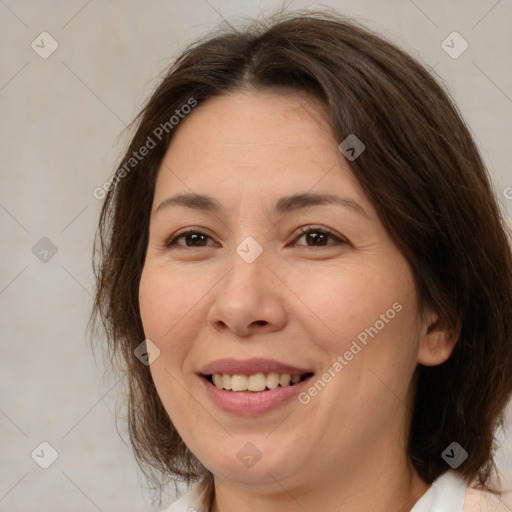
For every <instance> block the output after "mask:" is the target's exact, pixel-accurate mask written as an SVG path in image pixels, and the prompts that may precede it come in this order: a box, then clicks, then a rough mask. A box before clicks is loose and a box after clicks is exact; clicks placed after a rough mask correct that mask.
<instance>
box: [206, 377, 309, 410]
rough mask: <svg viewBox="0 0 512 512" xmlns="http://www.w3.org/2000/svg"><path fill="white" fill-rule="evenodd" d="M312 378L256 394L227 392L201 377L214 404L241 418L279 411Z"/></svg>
mask: <svg viewBox="0 0 512 512" xmlns="http://www.w3.org/2000/svg"><path fill="white" fill-rule="evenodd" d="M311 377H313V376H312V375H310V376H309V377H307V378H306V379H304V380H303V381H301V382H299V383H297V384H294V385H293V386H285V387H281V386H278V387H277V388H274V389H268V390H266V391H260V392H257V393H254V392H250V391H247V392H246V391H226V390H225V389H220V388H218V387H217V386H215V385H214V384H212V383H211V382H210V381H209V380H207V379H206V378H205V377H203V376H199V378H200V380H201V382H202V383H203V386H204V387H205V389H206V392H207V393H208V394H209V395H210V397H211V398H212V400H213V402H214V403H215V404H216V405H217V406H218V407H220V408H221V409H222V410H223V411H226V412H229V413H232V414H237V415H239V416H253V415H257V414H263V413H265V412H268V411H271V410H273V409H277V408H278V407H279V406H281V405H284V404H285V403H287V402H288V401H289V400H290V399H292V398H294V397H296V396H297V395H298V394H299V393H300V392H301V391H302V390H303V388H304V387H305V386H307V384H308V383H309V380H310V379H311Z"/></svg>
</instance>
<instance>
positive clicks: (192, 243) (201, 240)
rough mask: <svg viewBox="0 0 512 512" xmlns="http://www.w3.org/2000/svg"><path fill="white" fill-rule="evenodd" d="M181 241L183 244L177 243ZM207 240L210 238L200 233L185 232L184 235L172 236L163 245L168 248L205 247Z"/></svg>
mask: <svg viewBox="0 0 512 512" xmlns="http://www.w3.org/2000/svg"><path fill="white" fill-rule="evenodd" d="M181 239H183V240H184V241H185V243H178V241H179V240H181ZM208 239H210V237H209V236H208V235H206V234H205V233H202V232H201V231H186V232H185V233H179V234H177V235H173V236H172V237H171V238H170V239H169V240H168V241H167V242H166V244H165V245H166V247H168V248H169V247H171V246H172V245H178V246H181V247H206V246H207V241H208Z"/></svg>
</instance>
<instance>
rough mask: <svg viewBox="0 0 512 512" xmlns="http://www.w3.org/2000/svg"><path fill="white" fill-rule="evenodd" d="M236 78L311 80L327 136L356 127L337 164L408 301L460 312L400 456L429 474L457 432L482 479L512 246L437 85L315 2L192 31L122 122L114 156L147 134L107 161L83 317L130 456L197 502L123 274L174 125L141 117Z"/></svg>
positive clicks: (203, 96)
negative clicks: (108, 374)
mask: <svg viewBox="0 0 512 512" xmlns="http://www.w3.org/2000/svg"><path fill="white" fill-rule="evenodd" d="M244 88H252V89H255V90H258V89H264V90H269V89H271V90H277V91H279V90H286V89H288V90H289V89H292V90H295V91H300V92H303V93H307V94H310V95H314V96H315V97H317V98H320V99H321V100H322V101H323V103H324V104H325V105H326V107H327V110H328V112H329V121H330V126H331V128H332V131H333V133H334V135H335V136H336V137H337V140H339V141H340V142H341V141H343V140H344V139H345V138H346V137H347V136H348V135H349V134H355V135H356V136H357V137H358V138H359V139H360V140H361V141H363V143H364V144H365V146H366V150H365V151H364V153H362V154H361V155H360V156H359V158H357V160H355V161H353V162H349V163H350V166H351V169H352V171H353V172H354V174H355V176H356V177H357V179H358V180H359V182H360V184H361V185H362V187H363V188H364V190H365V192H366V194H367V195H368V197H369V198H370V200H371V202H372V203H373V205H374V207H375V208H376V210H377V213H378V214H379V217H380V219H381V222H382V223H383V225H384V226H385V228H386V230H387V232H388V233H389V236H390V237H391V238H392V240H393V241H394V243H395V244H396V246H397V248H398V249H399V250H400V251H401V252H402V254H403V255H404V256H405V257H406V258H407V260H408V262H409V264H410V266H411V269H412V272H413V275H414V278H415V283H416V288H417V293H418V297H419V302H420V306H421V308H422V310H423V309H424V308H425V307H426V306H429V307H430V308H433V310H434V311H435V312H436V313H437V314H438V315H439V316H440V317H441V318H442V319H443V321H444V322H446V324H447V325H450V326H452V327H453V328H455V326H456V325H457V324H458V323H460V324H461V326H462V327H461V332H460V337H459V339H458V342H457V345H456V347H455V349H454V351H453V353H452V355H451V357H450V358H449V359H448V361H446V362H445V363H443V364H441V365H438V366H433V367H423V366H420V367H419V369H418V381H417V382H418V384H417V393H416V397H415V403H414V407H413V410H412V412H411V415H412V419H411V425H410V436H409V448H408V456H409V459H410V461H411V462H412V464H413V465H414V467H415V469H416V470H417V472H418V473H419V475H420V476H421V478H423V479H424V480H425V481H426V482H427V483H431V482H433V481H434V480H435V479H436V478H437V477H438V476H440V475H441V474H443V473H444V472H445V471H446V470H447V469H449V467H448V465H447V464H446V463H445V461H444V460H443V459H442V457H441V454H442V452H443V451H444V450H445V448H446V447H447V446H448V445H450V444H451V443H452V442H453V441H456V442H457V443H459V444H460V445H461V446H462V447H463V448H464V449H465V450H466V451H467V452H468V454H469V457H468V458H467V460H466V461H465V462H464V463H463V464H462V465H461V466H460V467H458V468H457V469H456V471H457V472H458V473H459V474H461V475H462V476H463V477H464V478H465V479H466V481H467V482H468V483H471V482H473V483H474V482H475V481H476V483H477V484H478V485H480V486H482V487H484V488H488V489H491V486H490V478H491V476H493V472H494V470H495V469H496V466H495V464H494V460H493V452H494V449H495V437H494V434H495V430H496V428H497V427H498V426H500V425H501V424H502V422H503V414H504V409H505V406H506V404H507V401H508V399H509V396H510V394H511V391H512V343H511V331H512V258H511V252H510V245H509V240H508V233H507V228H506V227H505V222H504V221H503V218H502V216H501V213H500V211H499V207H498V205H497V202H496V199H495V197H494V195H493V192H492V188H491V185H490V179H489V176H488V174H487V171H486V169H485V166H484V164H483V162H482V159H481V157H480V155H479V153H478V150H477V148H476V146H475V143H474V142H473V140H472V137H471V135H470V133H469V130H468V128H467V127H466V125H465V124H464V122H463V120H462V119H461V116H460V115H459V113H458V111H457V109H456V107H455V106H454V104H453V102H452V101H451V100H450V98H449V95H448V94H447V93H446V92H445V91H444V90H443V88H442V87H441V86H440V85H439V84H438V82H437V81H436V80H435V79H434V78H433V77H432V76H431V75H430V74H429V72H427V71H426V70H425V68H424V67H423V66H422V65H420V64H419V63H418V62H417V61H416V60H415V59H413V58H411V57H410V56H409V55H408V54H406V53H405V52H404V51H402V50H400V49H398V48H397V47H396V46H395V45H393V44H391V43H389V42H387V41H386V40H385V39H383V38H382V37H380V36H377V35H376V34H374V33H372V32H371V31H369V30H367V29H365V28H364V27H362V26H360V25H359V24H357V23H355V22H353V21H351V20H347V19H345V18H342V17H340V16H336V15H333V14H330V13H329V14H326V13H316V12H314V13H313V12H307V13H303V12H301V13H291V14H288V15H284V16H281V17H280V18H279V19H276V18H273V19H270V20H268V21H267V22H264V23H261V22H259V23H254V24H253V25H251V26H250V27H249V28H246V29H244V30H243V31H237V30H228V31H221V32H218V33H217V34H216V35H215V36H214V37H212V38H210V39H208V40H206V41H202V42H198V43H195V44H194V45H192V46H191V47H189V48H188V49H187V50H186V51H185V52H184V53H183V54H182V55H181V56H180V57H179V58H178V59H177V61H176V62H175V64H174V65H173V66H172V67H171V69H170V70H169V71H168V73H167V74H166V76H165V77H164V78H163V80H162V81H161V83H160V85H159V86H158V88H157V89H156V91H155V92H154V93H153V95H152V96H151V98H150V99H149V101H148V102H147V104H146V106H145V107H144V109H143V110H142V111H141V113H140V114H139V116H138V117H137V119H136V121H135V122H136V126H137V128H136V131H135V134H134V135H133V138H132V139H131V143H130V144H129V147H128V149H127V151H126V154H125V156H124V158H123V160H122V162H123V163H126V162H128V161H129V159H130V158H131V157H133V154H134V152H138V151H139V150H140V148H141V147H143V146H144V145H146V144H147V141H148V140H149V139H148V137H150V138H152V139H154V142H156V145H155V147H153V148H152V149H151V150H150V151H149V152H148V153H147V155H146V156H144V158H141V159H140V161H137V162H136V163H134V162H132V163H133V166H132V168H129V169H128V171H127V168H126V165H125V166H124V169H125V172H124V173H121V171H118V174H117V175H116V176H115V179H114V184H115V186H111V187H110V190H109V191H108V194H107V196H106V199H105V202H104V204H103V209H102V212H101V218H100V224H99V234H98V238H97V241H96V249H98V250H99V259H97V260H96V262H95V264H96V267H95V268H96V273H97V292H96V302H95V309H94V312H93V317H92V318H93V319H95V320H98V319H99V320H101V322H100V325H101V326H102V327H104V328H105V329H106V333H107V337H108V346H109V347H110V350H111V352H110V354H111V356H113V359H115V356H120V360H121V361H123V362H124V369H125V371H126V372H127V376H128V384H129V403H128V405H129V431H130V437H131V441H132V445H133V447H134V450H135V454H136V457H137V460H138V462H139V464H140V465H141V467H142V468H143V469H144V470H145V472H146V474H147V475H148V478H150V479H152V481H154V482H155V483H158V482H159V481H163V480H164V479H165V478H166V477H167V478H179V479H180V478H181V479H184V480H185V481H186V482H187V483H190V482H193V481H197V480H200V481H202V482H203V485H206V486H207V487H208V489H209V491H210V492H209V494H208V499H209V500H210V501H211V498H212V495H213V494H212V493H213V478H212V474H211V473H210V472H209V471H208V470H206V468H204V467H203V466H202V464H201V463H200V462H199V461H198V460H197V459H196V457H195V456H194V455H193V454H192V453H191V452H190V451H189V450H188V448H187V447H186V446H185V444H184V443H183V441H182V439H181V438H180V436H179V434H178V433H177V431H176V429H175V428H174V426H173V424H172V422H171V421H170V419H169V417H168V415H167V413H166V411H165V409H164V407H163V405H162V403H161V401H160V399H159V397H158V395H157V392H156V389H155V386H154V384H153V380H152V378H151V374H150V371H149V367H148V366H145V365H143V364H141V363H140V362H139V361H138V360H137V359H136V358H135V357H134V349H135V347H137V345H139V344H140V343H141V341H142V340H143V339H144V332H143V328H142V323H141V318H140V313H139V304H138V287H139V281H140V276H141V272H142V268H143V265H144V258H145V252H146V245H147V242H148V227H149V220H150V211H151V207H152V201H153V194H154V188H155V179H156V176H157V172H158V169H159V166H160V163H161V162H162V159H163V157H164V154H165V152H166V149H167V147H168V145H169V141H170V140H171V137H172V136H173V133H174V131H176V129H179V126H176V127H174V126H173V127H172V128H171V127H170V125H169V124H168V125H167V128H168V129H167V130H163V131H162V130H160V131H159V132H157V133H158V134H159V135H160V137H156V136H155V129H156V128H157V127H159V126H163V123H166V122H167V123H168V122H169V119H170V118H171V117H172V116H173V115H175V113H176V111H180V112H182V110H180V109H182V107H183V105H186V104H191V101H197V102H198V104H199V105H201V104H202V103H203V102H205V101H207V100H208V99H209V98H213V97H215V96H219V95H222V94H226V93H227V92H229V91H234V90H240V89H244ZM189 115H194V113H193V111H192V112H191V113H190V114H189ZM156 139H159V140H158V141H157V140H156Z"/></svg>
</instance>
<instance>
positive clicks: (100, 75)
mask: <svg viewBox="0 0 512 512" xmlns="http://www.w3.org/2000/svg"><path fill="white" fill-rule="evenodd" d="M306 4H307V2H303V1H300V0H295V1H290V2H288V5H289V6H290V7H291V8H301V7H305V6H306ZM280 5H281V2H277V1H275V2H272V1H263V0H260V1H252V2H251V1H248V0H238V1H237V0H186V1H175V0H167V1H163V0H153V1H148V2H145V3H144V5H143V3H142V2H135V1H120V0H112V1H108V0H90V1H86V0H74V1H66V2H64V1H57V0H40V1H35V0H33V1H27V0H25V1H21V0H17V1H15V0H0V56H1V63H2V65H1V69H0V119H1V127H0V130H1V135H0V141H1V142H0V148H1V149H0V151H1V153H0V154H1V160H0V161H1V169H2V170H1V189H0V225H1V229H2V247H3V250H2V264H1V267H0V319H1V322H2V324H1V325H2V329H1V358H0V372H1V373H0V375H1V379H2V386H1V394H0V429H1V430H0V431H1V437H0V450H1V451H0V458H1V464H0V512H1V511H4V512H6V511H24V512H31V511H36V510H37V511H41V512H42V511H57V510H80V511H87V512H88V511H98V510H100V511H103V512H107V511H116V510H119V511H120V510H123V511H125V512H129V511H143V510H150V505H149V504H150V499H149V495H148V493H147V492H146V491H144V483H143V481H142V480H141V477H140V474H139V473H138V471H137V469H136V465H135V462H134V459H133V457H132V455H131V452H130V449H129V448H128V447H127V446H126V445H125V444H123V442H122V441H121V439H120V438H119V436H118V433H117V432H116V425H115V422H114V415H113V413H114V409H115V396H116V392H118V391H119V390H120V387H121V385H117V386H116V384H115V380H113V379H112V378H106V379H102V375H103V371H102V369H101V365H99V363H98V364H97V363H96V362H95V361H94V359H93V356H92V355H91V351H90V349H89V347H88V344H87V341H86V339H85V335H84V330H85V326H86V322H87V318H88V314H89V310H90V307H91V291H92V288H93V277H92V272H91V265H90V258H91V244H92V239H93V235H94V231H95V226H96V221H97V215H98V211H99V207H100V202H99V201H98V200H97V199H95V198H94V196H93V193H92V192H93V189H94V188H95V187H97V186H101V185H102V184H103V183H104V182H105V180H106V179H108V177H109V176H110V175H111V173H112V172H113V170H114V163H115V162H116V161H117V158H118V156H119V154H120V152H121V151H122V148H123V143H124V142H125V141H126V138H125V137H121V138H119V139H117V137H118V135H119V134H120V133H121V132H122V130H123V129H124V127H125V125H126V124H127V123H128V122H129V121H130V120H131V119H132V118H133V116H134V115H135V113H136V112H137V110H138V108H139V107H140V106H141V104H142V102H143V101H144V99H145V98H146V97H147V95H148V94H149V92H150V91H151V90H152V88H153V87H154V86H155V84H156V83H157V79H158V76H159V74H160V73H161V72H162V70H163V69H164V68H165V67H166V66H167V65H168V64H169V63H170V62H171V60H172V59H173V58H174V57H175V56H176V55H177V54H178V53H179V52H180V51H181V50H182V49H184V47H185V46H186V45H187V44H189V43H191V42H192V41H193V40H194V39H195V38H196V37H198V36H200V35H202V34H205V33H207V32H208V31H209V30H211V29H214V28H215V27H216V26H217V25H218V24H219V23H220V22H222V19H223V18H226V19H228V20H229V21H230V22H232V23H234V22H236V21H237V20H243V19H244V18H247V17H251V16H254V15H257V14H259V13H262V12H264V13H269V12H271V11H272V10H273V9H275V8H277V7H279V6H280ZM310 5H311V4H310ZM324 5H330V6H332V7H334V8H336V9H337V10H339V11H340V12H343V13H345V14H349V15H352V16H354V17H356V18H357V19H358V20H360V21H363V22H365V23H367V25H369V26H370V27H373V28H374V29H376V30H378V31H381V32H383V33H385V34H386V35H387V36H389V37H391V38H392V39H394V40H395V41H396V42H398V43H399V44H400V45H401V46H403V47H405V48H407V49H408V50H410V51H411V52H413V54H414V55H416V56H417V57H418V58H419V59H420V60H422V61H423V62H424V63H425V64H426V65H428V66H429V67H432V68H434V69H435V72H436V73H437V74H438V75H439V76H440V77H442V79H443V80H444V82H445V84H446V87H447V88H448V89H449V90H450V92H451V93H452V95H453V97H454V98H455V100H456V102H457V103H458V105H459V107H460V109H461V111H462V113H463V115H464V117H465V118H466V120H467V122H468V124H469V126H470V127H471V129H472V132H473V133H474V135H475V138H476V140H477V142H478V144H479V146H480V148H481V150H482V153H483V155H484V158H485V160H486V162H487V164H488V166H489V169H490V171H491V173H492V176H493V178H494V182H495V185H496V189H497V191H498V194H499V196H500V200H501V201H502V203H503V207H504V208H505V209H506V210H507V212H508V213H507V215H508V216H509V217H510V212H512V188H510V189H509V188H507V187H512V175H511V173H510V166H509V162H510V156H509V151H510V147H511V142H510V141H511V139H512V122H511V119H512V116H511V114H512V73H511V69H512V62H511V60H512V57H511V55H512V52H511V49H512V31H511V30H510V25H511V17H512V2H511V1H510V0H502V1H495V0H489V1H488V0H471V1H467V0H456V1H450V2H446V1H445V0H432V1H426V0H414V1H413V0H391V1H378V0H338V1H336V0H332V1H330V2H326V3H325V4H324ZM44 31H46V32H48V33H49V34H50V35H51V37H53V38H54V39H55V41H56V42H57V44H58V48H57V50H56V51H55V52H54V53H53V54H52V55H50V56H49V57H48V58H46V59H43V58H41V57H40V56H39V54H38V53H36V51H34V50H33V49H32V47H31V43H32V42H33V41H35V43H34V44H38V41H39V46H40V48H39V51H40V52H41V51H43V48H41V46H42V44H41V43H40V40H41V37H39V35H40V34H41V33H42V32H44ZM453 31H457V32H459V33H460V34H461V35H462V37H463V38H464V39H465V40H466V41H467V42H468V44H469V48H468V49H467V50H466V51H465V52H464V53H463V54H462V55H461V56H460V57H458V58H457V59H454V58H452V57H450V56H449V55H448V54H447V53H446V52H445V51H444V50H443V48H442V47H441V43H442V41H443V40H444V39H445V38H446V37H447V36H448V35H449V34H450V33H452V32H453ZM42 37H44V38H46V39H44V41H45V44H44V51H48V50H49V49H50V48H51V46H50V43H51V41H50V39H48V36H42ZM457 44H459V43H457ZM459 48H460V47H459ZM43 237H47V238H48V239H49V240H51V243H52V244H53V246H55V248H56V249H57V253H56V254H54V255H53V256H52V253H51V247H52V245H50V244H49V242H48V241H46V242H45V241H43V242H39V241H40V239H41V238H43ZM38 242H39V245H37V246H36V249H34V250H33V247H34V246H35V245H36V244H37V243H38ZM41 244H42V245H41ZM45 244H46V245H45ZM44 251H49V252H47V253H45V252H44ZM34 252H35V253H36V254H34ZM40 258H43V259H44V258H47V259H48V261H47V262H44V261H41V260H40ZM119 429H120V432H121V434H122V435H123V437H124V439H125V441H126V440H127V437H126V431H125V429H124V427H123V423H122V421H121V422H120V424H119ZM511 437H512V435H511V434H510V433H509V434H508V437H507V439H508V441H507V443H508V444H507V446H508V448H507V450H509V451H506V450H502V451H501V452H500V464H501V465H502V467H503V468H504V469H505V470H508V471H509V472H510V470H511V466H512V463H511V455H510V444H511V442H510V439H511ZM43 441H46V442H48V443H50V445H51V446H52V447H53V448H54V449H55V450H56V452H57V453H58V459H57V460H56V461H55V462H54V463H53V464H52V465H51V466H50V467H49V468H48V469H42V468H40V467H39V466H38V465H37V464H36V462H34V460H33V459H32V458H31V453H32V452H33V451H34V450H35V449H36V448H37V447H38V446H39V444H40V443H41V442H43ZM41 450H42V451H41ZM50 456H51V451H50V450H49V449H48V447H45V446H43V447H42V448H38V449H37V450H36V451H35V454H34V458H35V459H36V460H38V461H39V462H45V461H46V462H48V461H50V459H49V457H50ZM511 482H512V478H510V473H509V477H508V484H509V485H512V484H511ZM507 503H508V506H509V507H510V509H511V510H512V500H511V499H510V497H508V498H507Z"/></svg>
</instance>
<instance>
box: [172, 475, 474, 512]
mask: <svg viewBox="0 0 512 512" xmlns="http://www.w3.org/2000/svg"><path fill="white" fill-rule="evenodd" d="M465 495H466V482H465V481H464V479H463V478H462V477H461V476H459V474H458V473H456V472H455V471H451V470H449V471H447V472H446V473H444V474H443V475H441V476H440V477H439V478H437V480H435V482H434V483H433V484H432V485H431V486H430V487H429V489H428V490H427V492H426V493H425V494H424V495H423V496H422V497H421V498H420V500H419V501H418V502H417V503H416V505H414V507H413V508H412V509H411V512H462V509H463V507H464V499H465ZM200 501H201V494H200V492H199V489H198V486H197V485H196V486H195V487H193V488H192V489H191V490H190V491H188V492H187V493H185V494H184V495H182V496H181V498H180V499H178V500H177V501H175V502H174V503H173V504H172V505H171V506H170V507H169V508H166V509H165V510H164V511H162V512H190V511H194V512H207V511H206V510H204V509H201V508H200V507H199V503H200Z"/></svg>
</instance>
